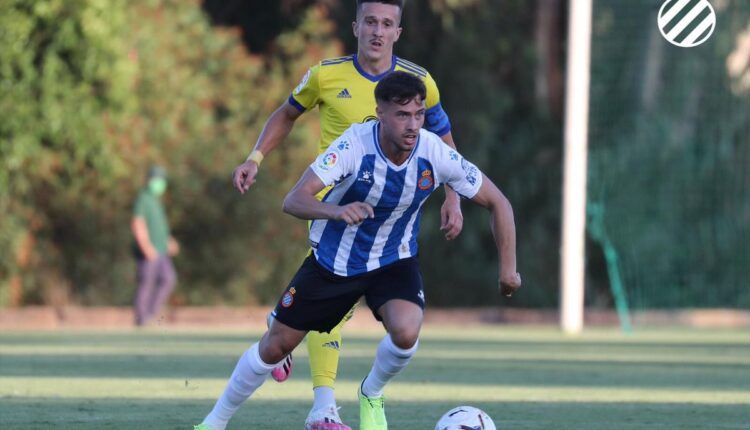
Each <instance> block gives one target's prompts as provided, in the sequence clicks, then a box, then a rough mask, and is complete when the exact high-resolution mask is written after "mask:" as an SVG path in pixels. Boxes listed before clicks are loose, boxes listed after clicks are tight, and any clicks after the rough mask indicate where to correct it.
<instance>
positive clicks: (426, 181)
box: [417, 170, 435, 190]
mask: <svg viewBox="0 0 750 430" xmlns="http://www.w3.org/2000/svg"><path fill="white" fill-rule="evenodd" d="M434 184H435V180H434V179H432V171H431V170H425V171H423V172H422V177H421V178H419V180H418V181H417V186H418V187H419V189H420V190H429V189H430V188H432V186H433V185H434Z"/></svg>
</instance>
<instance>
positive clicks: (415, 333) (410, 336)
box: [389, 326, 419, 349]
mask: <svg viewBox="0 0 750 430" xmlns="http://www.w3.org/2000/svg"><path fill="white" fill-rule="evenodd" d="M389 333H390V335H391V341H393V344H394V345H396V346H397V347H399V348H401V349H411V348H412V347H413V346H414V345H416V343H417V340H419V327H409V326H403V327H395V328H394V329H392V330H390V332H389Z"/></svg>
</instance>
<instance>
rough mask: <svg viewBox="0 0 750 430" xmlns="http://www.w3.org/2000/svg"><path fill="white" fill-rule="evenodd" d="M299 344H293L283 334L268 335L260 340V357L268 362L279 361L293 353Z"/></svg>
mask: <svg viewBox="0 0 750 430" xmlns="http://www.w3.org/2000/svg"><path fill="white" fill-rule="evenodd" d="M296 346H297V345H292V344H291V343H290V342H289V341H287V340H285V339H284V338H283V337H282V336H270V335H269V336H266V337H264V338H263V339H262V340H261V342H260V346H259V347H260V350H259V353H260V358H261V359H262V360H263V361H264V362H265V363H268V364H273V363H278V362H280V361H281V360H283V359H284V357H286V356H287V355H289V353H291V352H292V351H293V350H294V348H295V347H296Z"/></svg>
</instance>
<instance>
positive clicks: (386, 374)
mask: <svg viewBox="0 0 750 430" xmlns="http://www.w3.org/2000/svg"><path fill="white" fill-rule="evenodd" d="M418 345H419V341H417V343H415V344H414V346H412V347H411V348H409V349H401V348H399V347H397V346H396V345H395V344H394V343H393V340H391V335H390V334H387V335H385V337H384V338H383V340H381V341H380V344H379V345H378V352H377V353H376V354H375V362H374V363H373V364H372V369H371V370H370V373H369V374H368V375H367V377H366V378H365V380H364V382H362V394H364V395H365V396H367V397H380V396H382V395H383V388H385V384H387V383H388V381H390V380H391V379H392V378H393V377H394V376H396V375H398V374H399V373H400V372H401V371H402V370H403V369H404V367H406V365H407V364H409V361H410V360H411V358H412V357H413V356H414V353H415V352H417V346H418Z"/></svg>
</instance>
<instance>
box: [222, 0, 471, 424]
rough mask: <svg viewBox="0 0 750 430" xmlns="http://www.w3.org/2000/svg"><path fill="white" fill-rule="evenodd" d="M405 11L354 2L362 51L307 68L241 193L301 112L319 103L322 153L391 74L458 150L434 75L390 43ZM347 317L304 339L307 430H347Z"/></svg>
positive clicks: (396, 4)
mask: <svg viewBox="0 0 750 430" xmlns="http://www.w3.org/2000/svg"><path fill="white" fill-rule="evenodd" d="M402 8H403V0H400V1H399V0H392V1H388V0H358V1H357V17H356V21H354V22H353V23H352V27H353V30H354V36H355V37H356V38H357V53H356V54H354V55H349V56H345V57H339V58H333V59H327V60H323V61H321V62H320V63H318V64H316V65H315V66H313V67H311V68H310V69H309V70H308V71H307V73H306V74H305V76H304V77H303V78H302V81H301V82H300V84H299V85H298V86H297V87H296V88H295V89H294V91H293V92H292V94H291V95H290V96H289V99H288V100H287V101H286V102H285V103H284V104H283V105H282V106H281V107H279V108H278V109H277V110H276V111H275V112H274V113H273V114H272V115H271V117H270V118H269V119H268V121H267V122H266V124H265V126H264V128H263V131H262V132H261V134H260V137H259V138H258V142H257V143H256V145H255V148H254V149H253V151H252V152H251V153H250V155H249V156H248V158H247V160H246V161H245V162H244V163H242V164H241V165H239V166H238V167H237V168H236V169H235V170H234V173H233V183H234V186H235V187H236V188H237V189H238V190H239V191H240V192H241V193H243V194H244V193H245V192H246V191H247V190H248V189H249V188H250V186H251V185H252V184H253V183H254V182H255V178H256V175H257V173H258V168H259V167H260V164H261V162H262V161H263V158H264V156H267V155H268V154H269V153H270V152H271V151H273V150H274V149H275V148H276V147H277V146H278V145H280V144H281V143H282V142H283V141H284V139H285V138H286V136H287V135H289V132H290V131H291V130H292V127H293V126H294V122H295V120H296V119H297V118H299V117H300V115H302V114H303V113H304V112H306V111H308V110H310V109H313V108H315V107H316V106H317V107H318V108H319V109H320V122H321V135H320V139H319V141H318V153H322V152H324V151H325V150H326V148H328V145H329V144H330V143H331V142H332V141H333V140H334V139H335V138H337V137H339V136H340V135H341V134H342V133H343V132H344V130H346V129H347V128H349V126H350V125H351V124H353V123H359V122H366V121H369V120H373V119H375V96H374V89H375V85H376V84H377V83H378V81H379V80H380V79H382V78H383V77H385V76H386V75H388V74H389V73H390V72H392V71H394V70H402V71H405V72H409V73H412V74H414V75H416V76H419V77H420V78H422V80H423V81H424V83H425V86H426V88H427V98H426V100H425V106H426V108H427V111H426V120H425V125H424V127H425V128H426V129H428V130H430V131H432V132H434V133H436V134H437V135H439V136H441V138H442V139H443V141H445V142H446V143H447V144H448V145H450V146H451V147H454V148H455V144H454V143H453V138H452V136H451V126H450V121H449V119H448V116H447V114H446V113H445V111H444V110H443V108H442V105H441V104H440V94H439V92H438V88H437V85H436V84H435V81H434V80H433V79H432V76H430V74H429V73H427V71H426V70H425V69H423V68H422V67H420V66H417V65H416V64H414V63H411V62H409V61H406V60H404V59H401V58H398V57H396V56H395V55H393V45H394V43H395V42H396V41H397V40H398V38H399V36H400V35H401V27H400V21H401V12H402ZM324 191H326V190H324ZM445 192H446V198H445V203H444V204H443V206H442V208H441V230H443V231H444V232H445V236H446V238H447V239H448V240H451V239H453V238H455V237H456V236H458V234H459V233H460V232H461V229H462V227H463V216H462V214H461V206H460V201H459V198H458V195H457V194H456V193H455V191H453V190H451V189H450V188H448V187H446V188H445ZM350 316H351V312H350V314H349V315H347V317H345V318H344V320H343V321H342V322H341V324H339V325H338V326H337V327H336V328H334V329H333V330H332V331H331V332H330V333H318V332H310V333H309V334H308V335H307V347H308V351H309V356H310V370H311V373H312V379H313V392H314V403H313V407H312V409H311V411H310V414H309V415H308V417H307V420H306V421H305V429H306V430H342V429H349V427H348V426H346V425H344V424H343V423H341V419H340V418H339V416H338V412H337V407H336V399H335V396H334V390H333V386H334V382H335V379H336V372H337V370H338V359H339V348H340V346H341V331H340V329H341V326H342V325H343V324H344V323H345V322H346V321H347V320H348V319H349V317H350ZM291 365H292V362H291V357H288V358H287V359H286V360H284V362H283V363H282V364H281V365H280V366H279V367H278V368H277V369H275V371H274V372H273V376H274V379H276V380H277V381H280V382H281V381H283V380H285V379H286V378H287V377H288V375H289V373H290V372H291ZM216 430H220V429H216Z"/></svg>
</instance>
